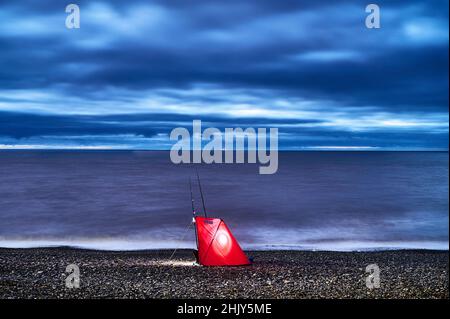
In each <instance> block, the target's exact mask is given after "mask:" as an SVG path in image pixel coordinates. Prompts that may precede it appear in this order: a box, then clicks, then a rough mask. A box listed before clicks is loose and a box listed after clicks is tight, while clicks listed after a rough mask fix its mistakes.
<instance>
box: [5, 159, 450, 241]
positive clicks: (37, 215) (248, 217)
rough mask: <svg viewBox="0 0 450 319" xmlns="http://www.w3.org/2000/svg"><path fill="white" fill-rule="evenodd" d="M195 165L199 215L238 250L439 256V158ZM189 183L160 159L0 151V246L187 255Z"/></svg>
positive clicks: (179, 168)
mask: <svg viewBox="0 0 450 319" xmlns="http://www.w3.org/2000/svg"><path fill="white" fill-rule="evenodd" d="M195 167H197V168H198V171H199V173H200V176H201V179H202V186H203V191H204V194H205V197H206V208H207V211H208V213H209V216H218V217H222V218H223V219H224V220H225V221H226V222H227V223H228V225H229V227H230V228H231V230H232V231H233V232H234V233H235V235H236V237H237V238H238V240H239V241H240V242H241V244H242V246H243V247H244V248H247V249H250V248H251V249H255V248H256V249H329V250H359V249H381V248H394V249H395V248H436V249H448V239H449V237H448V232H449V230H448V222H449V215H448V152H283V153H281V154H280V160H279V170H278V173H277V174H275V175H259V174H258V166H257V165H254V164H246V165H242V164H217V165H197V166H195ZM189 177H195V168H194V166H193V165H174V164H172V163H171V162H170V159H169V154H168V153H167V152H139V151H129V152H128V151H126V152H122V151H120V152H114V151H105V152H97V151H80V152H74V151H1V152H0V246H2V247H33V246H48V245H73V246H80V247H89V248H98V249H152V248H174V247H193V246H194V243H195V241H194V233H193V229H192V228H188V226H189V224H190V221H191V219H192V215H191V203H190V193H189ZM194 192H195V204H196V206H197V210H198V211H199V212H201V211H202V209H201V200H200V199H199V195H198V192H197V188H196V185H195V184H194Z"/></svg>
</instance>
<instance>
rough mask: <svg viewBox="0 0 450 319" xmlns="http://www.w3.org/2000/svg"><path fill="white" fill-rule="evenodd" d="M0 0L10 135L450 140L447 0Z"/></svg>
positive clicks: (5, 129) (78, 143)
mask: <svg viewBox="0 0 450 319" xmlns="http://www.w3.org/2000/svg"><path fill="white" fill-rule="evenodd" d="M73 2H74V3H77V4H78V5H79V6H80V9H81V28H80V29H72V30H70V29H67V28H66V27H65V19H66V16H67V14H66V13H65V6H66V5H67V4H68V3H69V2H68V1H55V0H54V1H49V0H40V1H31V0H30V1H1V2H0V50H1V51H0V148H28V147H29V148H85V147H101V148H103V147H105V148H131V149H136V148H138V149H168V148H170V145H171V142H170V141H169V139H168V134H169V133H170V131H171V130H172V129H173V128H175V127H178V126H184V127H189V126H190V125H192V122H191V121H192V120H193V119H201V120H202V121H203V124H204V126H215V127H218V128H221V129H223V128H224V127H237V126H239V127H242V128H245V127H249V126H251V127H278V128H279V133H280V146H281V148H282V149H298V150H303V149H335V148H337V149H380V150H383V149H394V150H408V149H418V150H419V149H429V150H431V149H448V85H449V82H448V43H449V42H448V41H449V38H448V12H449V8H448V1H447V0H443V1H438V0H434V1H424V0H421V1H417V0H403V1H396V0H391V1H376V3H377V4H379V6H380V7H381V29H367V28H366V27H365V18H366V15H367V13H366V12H365V6H366V5H367V4H368V3H370V2H369V1H359V0H355V1H317V0H311V1H306V0H295V1H291V0H283V1H280V0H239V1H237V0H226V1H225V0H222V1H215V0H207V1H206V0H195V1H189V0H145V1H144V0H142V1H135V0H129V1H123V0H120V1H119V0H116V1H95V0H89V1H73Z"/></svg>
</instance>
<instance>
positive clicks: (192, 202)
mask: <svg viewBox="0 0 450 319" xmlns="http://www.w3.org/2000/svg"><path fill="white" fill-rule="evenodd" d="M189 191H190V192H191V207H192V222H193V223H195V206H194V197H193V196H192V180H191V178H190V177H189ZM194 231H195V244H196V246H197V250H198V238H197V227H196V226H195V225H194Z"/></svg>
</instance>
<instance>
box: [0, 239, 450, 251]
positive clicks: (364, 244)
mask: <svg viewBox="0 0 450 319" xmlns="http://www.w3.org/2000/svg"><path fill="white" fill-rule="evenodd" d="M241 246H242V248H243V249H245V250H305V251H380V250H403V249H428V250H449V243H448V242H442V241H409V242H401V241H398V242H392V241H386V242H380V241H376V242H375V241H374V242H369V241H335V242H321V243H314V244H311V243H305V244H285V243H279V244H276V243H275V244H250V243H242V245H241ZM0 247H1V248H45V247H73V248H82V249H92V250H104V251H132V250H155V249H193V248H195V243H194V242H188V241H185V242H181V241H154V240H152V241H145V240H125V239H79V240H56V239H48V240H21V239H16V240H7V239H0Z"/></svg>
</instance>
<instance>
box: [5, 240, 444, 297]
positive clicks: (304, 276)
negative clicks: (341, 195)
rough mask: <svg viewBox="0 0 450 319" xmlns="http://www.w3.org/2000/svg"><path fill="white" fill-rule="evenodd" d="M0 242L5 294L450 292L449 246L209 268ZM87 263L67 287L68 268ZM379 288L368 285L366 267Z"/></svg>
mask: <svg viewBox="0 0 450 319" xmlns="http://www.w3.org/2000/svg"><path fill="white" fill-rule="evenodd" d="M172 253H173V251H171V250H149V251H128V252H111V251H95V250H83V249H74V248H32V249H0V298H2V299H19V298H25V299H35V298H38V299H40V298H44V299H46V298H51V299H55V298H77V299H79V298H108V299H111V298H121V299H122V298H124V299H128V298H275V299H280V298H295V299H297V298H301V299H303V298H309V299H311V298H358V299H360V298H407V299H411V298H438V299H448V298H449V286H448V282H449V252H448V251H431V250H399V251H379V252H314V251H250V252H247V253H248V255H249V256H251V257H252V258H253V260H254V263H253V264H252V265H251V266H244V267H202V266H199V265H197V264H195V262H194V257H193V255H192V251H190V250H180V251H177V252H176V253H175V254H174V255H173V256H172V258H170V257H171V255H172ZM69 264H75V265H77V266H78V268H79V270H80V286H79V288H68V287H66V278H67V276H69V273H66V267H67V265H69ZM370 264H376V265H377V266H378V267H379V269H380V287H379V288H372V289H370V288H368V287H367V286H366V277H367V276H368V273H366V267H367V266H368V265H370Z"/></svg>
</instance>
